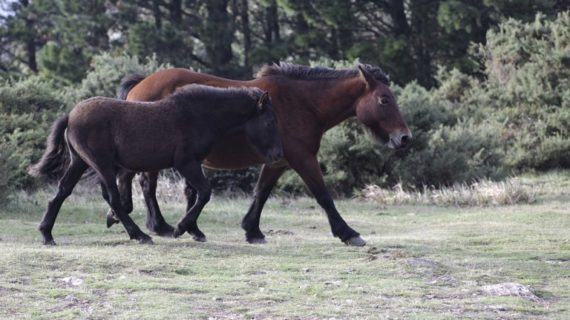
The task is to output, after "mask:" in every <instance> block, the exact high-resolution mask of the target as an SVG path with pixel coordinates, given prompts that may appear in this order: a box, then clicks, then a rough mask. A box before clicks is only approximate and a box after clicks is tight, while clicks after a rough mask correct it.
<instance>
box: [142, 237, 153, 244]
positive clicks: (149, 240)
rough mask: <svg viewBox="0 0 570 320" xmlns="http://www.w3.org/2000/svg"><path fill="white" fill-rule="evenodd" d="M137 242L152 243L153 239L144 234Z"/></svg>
mask: <svg viewBox="0 0 570 320" xmlns="http://www.w3.org/2000/svg"><path fill="white" fill-rule="evenodd" d="M139 243H140V244H154V241H152V238H151V237H149V236H146V237H141V238H140V239H139Z"/></svg>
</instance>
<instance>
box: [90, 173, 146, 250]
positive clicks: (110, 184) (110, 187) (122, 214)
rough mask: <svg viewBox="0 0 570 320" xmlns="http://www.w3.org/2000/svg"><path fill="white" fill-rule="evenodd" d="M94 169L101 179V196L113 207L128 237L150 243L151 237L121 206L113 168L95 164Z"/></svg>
mask: <svg viewBox="0 0 570 320" xmlns="http://www.w3.org/2000/svg"><path fill="white" fill-rule="evenodd" d="M94 169H95V171H97V173H98V174H99V178H100V180H101V189H102V194H103V198H104V199H105V200H106V201H107V203H109V205H110V206H111V209H113V212H115V214H116V216H117V218H119V220H120V221H121V223H122V224H123V226H124V227H125V229H126V230H127V233H128V234H129V237H130V238H131V239H136V240H138V241H139V242H140V243H152V238H151V237H149V236H148V235H147V234H145V233H144V232H142V231H141V229H140V228H139V227H138V226H137V225H136V224H135V222H134V221H133V220H132V219H131V217H130V216H129V214H128V213H127V212H126V211H125V209H124V208H123V205H122V203H121V196H120V194H119V189H118V187H117V183H116V177H115V174H114V172H113V168H112V167H107V166H101V165H95V166H94Z"/></svg>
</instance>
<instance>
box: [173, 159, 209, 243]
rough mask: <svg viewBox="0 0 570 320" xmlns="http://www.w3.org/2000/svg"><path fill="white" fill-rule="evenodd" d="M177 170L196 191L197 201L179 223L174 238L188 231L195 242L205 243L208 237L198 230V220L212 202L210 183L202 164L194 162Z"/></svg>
mask: <svg viewBox="0 0 570 320" xmlns="http://www.w3.org/2000/svg"><path fill="white" fill-rule="evenodd" d="M176 169H177V170H178V172H180V174H182V176H183V177H184V178H185V179H186V183H187V184H190V185H191V186H192V187H193V188H194V189H195V190H196V193H197V200H196V203H195V204H194V205H193V206H192V208H190V210H188V211H186V215H185V216H184V217H183V218H182V219H180V221H179V222H178V225H177V226H176V229H175V230H174V237H175V238H177V237H179V236H181V235H182V234H184V232H186V231H187V232H188V233H189V234H191V235H192V236H193V238H194V240H196V241H200V242H204V241H206V236H205V235H204V233H203V232H202V231H200V229H198V224H197V220H198V217H199V216H200V213H201V212H202V209H203V208H204V206H205V205H206V203H208V201H210V196H211V194H212V191H211V188H210V183H209V182H208V180H207V179H206V177H205V176H204V172H203V171H202V165H201V164H200V162H192V163H189V164H186V165H184V166H182V167H179V168H176Z"/></svg>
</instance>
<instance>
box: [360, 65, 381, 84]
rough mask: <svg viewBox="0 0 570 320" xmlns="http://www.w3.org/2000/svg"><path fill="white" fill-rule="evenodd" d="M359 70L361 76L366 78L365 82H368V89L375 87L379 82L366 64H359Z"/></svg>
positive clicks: (363, 78)
mask: <svg viewBox="0 0 570 320" xmlns="http://www.w3.org/2000/svg"><path fill="white" fill-rule="evenodd" d="M358 71H359V73H360V78H361V79H362V80H364V82H365V83H366V88H367V89H371V88H374V87H375V86H376V84H377V82H376V79H375V78H374V76H373V75H372V73H370V72H369V71H368V70H366V68H365V67H364V65H362V64H359V65H358Z"/></svg>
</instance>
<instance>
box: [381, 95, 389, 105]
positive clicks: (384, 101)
mask: <svg viewBox="0 0 570 320" xmlns="http://www.w3.org/2000/svg"><path fill="white" fill-rule="evenodd" d="M387 103H388V98H386V97H382V98H380V104H387Z"/></svg>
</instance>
